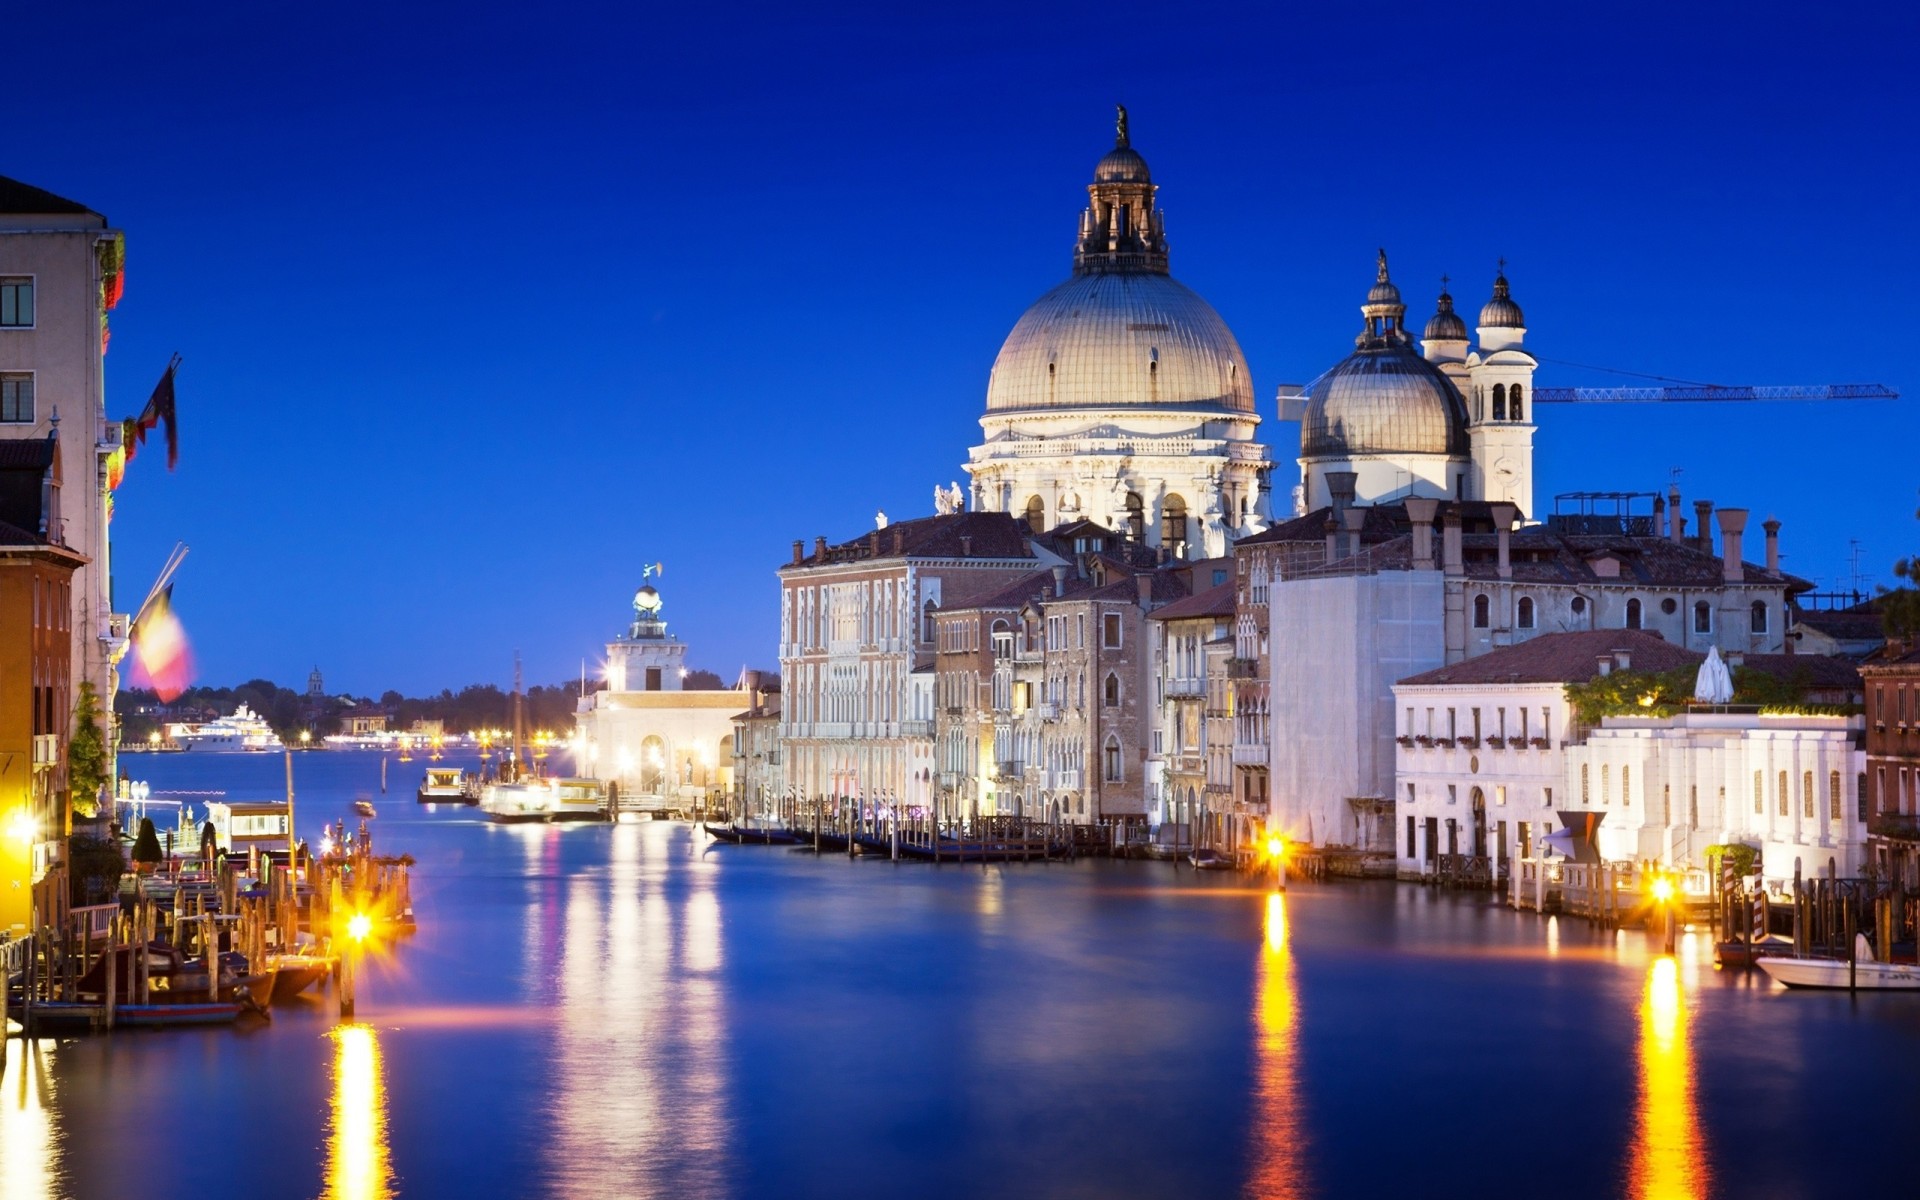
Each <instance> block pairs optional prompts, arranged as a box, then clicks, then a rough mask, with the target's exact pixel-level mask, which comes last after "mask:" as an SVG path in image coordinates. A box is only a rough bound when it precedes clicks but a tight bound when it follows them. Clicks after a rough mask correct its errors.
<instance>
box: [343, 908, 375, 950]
mask: <svg viewBox="0 0 1920 1200" xmlns="http://www.w3.org/2000/svg"><path fill="white" fill-rule="evenodd" d="M372 932H373V919H372V918H371V917H369V916H367V914H365V913H355V914H353V916H351V917H349V918H347V936H348V937H350V938H352V939H353V940H354V942H355V943H356V944H358V943H361V942H364V941H366V940H367V937H368V935H369V934H371V933H372Z"/></svg>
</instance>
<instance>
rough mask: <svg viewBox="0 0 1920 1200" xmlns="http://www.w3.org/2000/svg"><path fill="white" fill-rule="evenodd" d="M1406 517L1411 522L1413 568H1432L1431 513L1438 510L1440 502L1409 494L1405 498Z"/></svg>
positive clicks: (1425, 569) (1424, 569)
mask: <svg viewBox="0 0 1920 1200" xmlns="http://www.w3.org/2000/svg"><path fill="white" fill-rule="evenodd" d="M1406 509H1407V519H1408V520H1409V521H1412V522H1413V569H1414V570H1416V571H1431V570H1433V515H1434V514H1435V513H1437V512H1439V511H1440V502H1439V501H1438V500H1433V499H1429V498H1427V497H1424V496H1422V497H1414V496H1409V497H1407V499H1406Z"/></svg>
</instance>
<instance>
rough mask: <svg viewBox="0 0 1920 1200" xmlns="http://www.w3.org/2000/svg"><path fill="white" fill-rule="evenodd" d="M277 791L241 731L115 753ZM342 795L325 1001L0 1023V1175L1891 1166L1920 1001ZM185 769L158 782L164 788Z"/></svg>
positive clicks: (944, 1185)
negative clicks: (192, 1026)
mask: <svg viewBox="0 0 1920 1200" xmlns="http://www.w3.org/2000/svg"><path fill="white" fill-rule="evenodd" d="M126 766H127V768H128V769H129V772H130V773H131V774H133V775H134V776H135V777H136V778H145V779H147V780H148V781H150V783H151V784H152V786H153V787H154V788H155V789H157V790H161V791H208V790H213V789H224V790H225V791H227V792H228V793H229V794H230V795H232V796H235V797H245V796H262V795H271V794H273V793H275V792H276V791H277V789H278V788H279V786H280V772H281V770H282V766H281V762H280V760H279V759H278V758H267V757H251V756H204V755H171V756H141V757H129V758H128V759H127V760H126ZM420 766H421V764H419V763H414V764H410V765H401V764H399V763H394V764H392V766H391V768H390V769H391V772H392V774H391V781H392V791H391V793H389V794H388V795H385V796H381V795H379V794H378V787H379V756H378V755H374V754H370V753H326V754H309V755H302V756H299V757H298V758H297V760H296V769H297V772H298V783H299V826H300V829H301V831H302V833H303V834H305V835H307V836H309V837H310V838H311V837H314V836H316V835H317V831H318V829H319V826H320V824H321V822H323V821H325V820H328V819H331V818H333V817H336V816H344V815H345V814H346V812H347V810H348V805H349V803H350V801H351V799H352V797H353V795H354V794H355V793H356V792H373V793H374V794H375V799H376V801H377V802H378V803H379V804H380V816H379V817H378V818H377V819H376V820H375V822H374V828H375V830H376V836H377V838H378V841H379V845H380V847H381V849H382V850H383V851H387V852H394V853H398V852H408V853H412V854H414V855H415V856H417V858H418V859H419V866H418V868H417V869H416V887H415V895H416V907H417V910H418V913H419V919H420V929H419V931H418V932H417V933H416V934H414V935H411V936H409V937H407V938H405V939H404V940H403V941H401V942H399V943H398V944H392V945H387V946H384V947H382V948H380V949H379V950H378V951H377V952H376V953H375V954H374V955H373V956H372V958H371V960H370V961H369V963H368V965H367V968H366V970H365V973H364V974H363V976H362V980H361V986H360V997H359V1020H358V1022H357V1023H354V1024H351V1025H342V1024H340V1023H339V1022H338V1021H337V1019H336V1018H335V1016H334V1013H333V1009H332V1007H331V1005H330V1003H329V1002H328V1001H327V1000H326V999H324V998H322V999H318V1000H314V1001H310V1002H308V1003H306V1004H304V1005H294V1006H281V1007H276V1009H275V1010H274V1014H273V1021H272V1023H271V1024H269V1025H260V1026H255V1027H242V1028H238V1029H233V1030H215V1031H206V1032H199V1031H172V1032H153V1033H142V1034H120V1035H115V1036H114V1037H112V1038H105V1037H100V1038H82V1039H77V1040H65V1041H51V1040H48V1041H42V1042H39V1043H35V1044H32V1045H31V1046H29V1045H28V1044H26V1043H23V1042H21V1041H19V1040H18V1039H15V1040H12V1041H9V1042H8V1043H7V1058H6V1068H5V1075H4V1078H0V1197H5V1198H7V1200H12V1198H15V1197H34V1198H37V1197H42V1196H68V1195H72V1196H83V1197H96V1196H97V1197H116V1198H121V1197H136V1196H137V1197H156V1196H192V1197H207V1196H229V1195H240V1194H245V1195H248V1196H259V1197H273V1196H317V1195H324V1196H330V1197H343V1198H344V1197H377V1196H383V1195H396V1194H397V1195H405V1196H527V1195H553V1196H639V1197H645V1196H670V1197H703V1196H725V1197H812V1196H820V1197H828V1196H896V1195H913V1196H922V1197H947V1196H956V1197H957V1196H977V1195H995V1196H1076V1197H1078V1196H1088V1197H1096V1196H1097V1197H1106V1196H1168V1197H1176V1196H1177V1197H1197V1196H1242V1195H1243V1196H1258V1197H1306V1196H1326V1197H1342V1196H1363V1195H1397V1196H1475V1197H1484V1196H1501V1195H1548V1196H1553V1197H1556V1198H1574V1197H1587V1196H1594V1197H1602V1196H1645V1197H1702V1196H1727V1197H1773V1196H1816V1195H1839V1194H1858V1195H1862V1196H1866V1195H1879V1196H1885V1195H1910V1194H1912V1193H1913V1192H1914V1190H1915V1189H1916V1186H1920V1184H1917V1182H1916V1181H1920V1160H1916V1159H1915V1157H1914V1155H1913V1152H1912V1150H1911V1143H1910V1142H1909V1140H1908V1138H1907V1134H1908V1132H1909V1131H1911V1130H1913V1129H1915V1128H1917V1127H1920V1087H1917V1086H1916V1083H1917V1082H1920V998H1913V997H1899V996H1892V997H1861V998H1859V999H1849V998H1847V997H1846V996H1844V995H1803V994H1788V993H1785V992H1782V991H1780V990H1778V989H1775V988H1772V987H1771V986H1770V985H1768V984H1767V983H1766V981H1765V980H1764V979H1762V978H1757V977H1754V976H1749V975H1745V974H1722V973H1719V972H1716V971H1715V970H1714V968H1713V967H1712V965H1711V962H1710V955H1709V954H1708V953H1707V947H1706V945H1705V942H1704V938H1702V937H1698V936H1690V937H1688V938H1686V939H1684V940H1683V943H1682V945H1681V948H1680V953H1679V954H1678V955H1677V956H1676V957H1674V958H1664V957H1662V956H1660V955H1658V954H1657V953H1654V950H1655V949H1657V948H1656V947H1653V946H1651V945H1649V943H1648V941H1647V939H1646V938H1645V937H1644V936H1643V935H1642V934H1640V933H1638V932H1626V933H1620V934H1613V933H1605V932H1601V931H1597V930H1594V929H1591V928H1589V927H1588V926H1586V925H1584V924H1581V923H1578V922H1573V921H1559V920H1543V919H1540V918H1538V917H1534V916H1527V915H1518V914H1513V913H1509V912H1507V911H1505V910H1503V909H1500V908H1498V907H1495V906H1492V905H1490V904H1488V903H1487V902H1486V900H1485V898H1484V897H1475V896H1462V895H1437V894H1434V893H1430V892H1427V891H1424V890H1422V889H1419V888H1415V887H1405V886H1393V885H1385V884H1381V885H1366V886H1361V885H1353V884H1348V885H1328V886H1308V885H1299V884H1296V885H1295V886H1294V887H1293V888H1292V889H1291V890H1290V891H1289V892H1288V893H1287V894H1286V895H1285V896H1278V895H1274V894H1271V893H1269V892H1268V891H1267V890H1265V889H1264V888H1261V887H1258V886H1249V883H1248V881H1244V880H1240V879H1235V878H1226V879H1222V878H1218V877H1214V876H1199V877H1196V876H1195V875H1194V873H1192V872H1191V871H1178V872H1176V871H1175V870H1174V869H1173V868H1171V867H1169V866H1167V865H1164V864H1144V863H1140V864H1136V863H1116V862H1079V863H1075V864H1070V865H1062V864H1055V865H1038V864H1035V865H1026V866H1008V867H986V868H983V867H980V866H966V867H955V866H942V867H931V866H924V865H898V866H896V865H893V864H889V863H884V862H875V861H858V862H854V861H848V860H846V859H844V858H832V857H830V858H826V859H817V858H815V857H813V856H811V855H809V854H804V853H796V852H793V851H789V850H786V849H782V848H752V847H736V846H713V845H711V844H710V843H708V841H707V840H706V839H705V838H704V837H701V836H698V835H697V834H696V833H695V832H694V831H693V830H692V829H690V828H689V827H688V826H686V825H681V824H668V823H644V822H643V823H638V824H622V825H618V826H605V825H592V826H573V827H547V826H521V827H496V826H491V825H488V824H486V823H484V822H483V821H481V820H480V819H478V817H477V816H476V815H475V814H474V813H473V812H472V811H471V810H468V809H464V808H457V807H455V808H447V807H440V808H427V807H423V806H419V805H416V804H415V802H414V800H413V796H412V789H413V785H414V783H415V782H416V781H417V777H418V773H419V767H420ZM190 799H191V798H190Z"/></svg>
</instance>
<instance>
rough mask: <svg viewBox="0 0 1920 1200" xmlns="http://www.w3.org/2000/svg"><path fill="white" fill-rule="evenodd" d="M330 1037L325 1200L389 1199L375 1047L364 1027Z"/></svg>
mask: <svg viewBox="0 0 1920 1200" xmlns="http://www.w3.org/2000/svg"><path fill="white" fill-rule="evenodd" d="M330 1036H331V1037H332V1038H333V1118H332V1122H331V1128H329V1129H328V1131H327V1190H326V1200H386V1198H387V1197H389V1196H391V1195H393V1161H392V1156H391V1154H390V1152H389V1150H388V1147H387V1083H386V1078H385V1077H384V1076H383V1075H382V1074H381V1068H380V1041H379V1039H378V1038H377V1037H376V1036H375V1035H374V1032H373V1029H372V1027H370V1026H367V1025H342V1026H340V1027H339V1028H337V1029H335V1030H334V1031H333V1032H332V1034H331V1035H330Z"/></svg>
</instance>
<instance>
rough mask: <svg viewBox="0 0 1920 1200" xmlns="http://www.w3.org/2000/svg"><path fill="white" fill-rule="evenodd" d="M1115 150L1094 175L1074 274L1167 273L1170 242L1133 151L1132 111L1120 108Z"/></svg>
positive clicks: (1143, 167) (1143, 168)
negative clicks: (1129, 124) (1129, 122)
mask: <svg viewBox="0 0 1920 1200" xmlns="http://www.w3.org/2000/svg"><path fill="white" fill-rule="evenodd" d="M1114 114H1115V115H1114V126H1113V133H1114V138H1113V149H1112V150H1110V151H1108V152H1107V156H1106V157H1105V158H1103V159H1101V160H1100V162H1099V163H1098V164H1097V165H1096V166H1095V167H1094V169H1093V182H1092V183H1090V184H1088V185H1087V207H1086V210H1085V211H1084V212H1082V213H1081V214H1080V237H1079V239H1078V240H1077V241H1076V243H1075V245H1074V250H1073V273H1074V274H1076V275H1093V274H1105V273H1114V274H1134V273H1150V274H1156V275H1165V274H1166V273H1167V236H1166V230H1165V228H1164V227H1163V226H1162V225H1161V220H1160V213H1159V211H1158V210H1156V209H1155V208H1154V206H1153V197H1154V193H1155V192H1156V191H1158V190H1159V189H1158V188H1156V187H1155V186H1154V183H1153V176H1152V174H1151V173H1150V172H1149V171H1148V170H1147V160H1146V159H1144V158H1141V157H1140V153H1139V151H1137V150H1135V149H1134V148H1133V137H1132V134H1131V132H1130V131H1129V129H1128V124H1127V106H1126V105H1124V104H1119V105H1115V106H1114Z"/></svg>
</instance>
